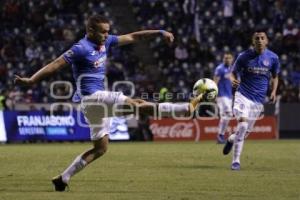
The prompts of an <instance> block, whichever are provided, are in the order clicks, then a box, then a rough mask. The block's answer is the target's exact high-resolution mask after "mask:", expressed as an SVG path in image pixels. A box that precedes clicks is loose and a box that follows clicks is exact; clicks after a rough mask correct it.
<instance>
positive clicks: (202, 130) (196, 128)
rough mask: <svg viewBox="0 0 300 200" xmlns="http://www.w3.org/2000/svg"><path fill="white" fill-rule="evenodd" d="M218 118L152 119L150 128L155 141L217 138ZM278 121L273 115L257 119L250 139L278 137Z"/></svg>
mask: <svg viewBox="0 0 300 200" xmlns="http://www.w3.org/2000/svg"><path fill="white" fill-rule="evenodd" d="M218 123H219V120H218V119H207V118H206V120H199V119H193V120H175V119H169V118H166V119H161V120H150V129H151V131H152V134H153V139H154V141H174V140H182V141H184V140H191V141H199V140H215V139H216V134H217V132H218ZM236 124H237V122H236V120H232V121H231V122H230V123H229V126H228V128H227V133H231V132H234V131H235V130H236ZM276 138H277V123H276V118H275V117H273V116H268V117H264V118H262V119H260V120H258V121H256V123H255V126H254V128H253V131H252V132H251V134H250V135H249V136H248V139H276Z"/></svg>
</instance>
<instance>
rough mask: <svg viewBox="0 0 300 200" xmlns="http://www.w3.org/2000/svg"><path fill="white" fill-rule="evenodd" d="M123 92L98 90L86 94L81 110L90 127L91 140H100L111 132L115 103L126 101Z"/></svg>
mask: <svg viewBox="0 0 300 200" xmlns="http://www.w3.org/2000/svg"><path fill="white" fill-rule="evenodd" d="M127 98H128V97H126V96H125V95H123V93H122V92H109V91H97V92H95V93H93V94H91V95H88V96H84V97H83V99H82V101H81V105H80V106H81V111H82V113H83V114H84V117H85V119H86V122H87V123H88V124H89V127H90V136H91V140H99V139H101V138H103V137H104V136H105V135H107V134H109V127H110V118H109V117H111V116H113V108H114V105H115V104H122V103H125V101H126V99H127Z"/></svg>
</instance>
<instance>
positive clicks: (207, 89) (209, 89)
mask: <svg viewBox="0 0 300 200" xmlns="http://www.w3.org/2000/svg"><path fill="white" fill-rule="evenodd" d="M200 94H203V95H204V99H205V100H206V101H214V100H215V99H216V97H217V95H218V86H217V84H216V83H215V82H214V81H213V80H211V79H209V78H202V79H199V80H198V81H197V82H196V83H195V84H194V87H193V95H194V96H199V95H200Z"/></svg>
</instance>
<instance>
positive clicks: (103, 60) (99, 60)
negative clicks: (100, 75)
mask: <svg viewBox="0 0 300 200" xmlns="http://www.w3.org/2000/svg"><path fill="white" fill-rule="evenodd" d="M105 61H106V56H103V57H100V58H99V59H98V60H97V61H95V62H94V67H95V68H98V67H100V66H101V65H103V64H104V63H105Z"/></svg>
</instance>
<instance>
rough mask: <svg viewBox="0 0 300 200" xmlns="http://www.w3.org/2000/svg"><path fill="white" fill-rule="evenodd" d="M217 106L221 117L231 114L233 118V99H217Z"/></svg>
mask: <svg viewBox="0 0 300 200" xmlns="http://www.w3.org/2000/svg"><path fill="white" fill-rule="evenodd" d="M217 104H218V107H219V112H220V116H221V117H222V116H225V115H226V113H229V115H230V116H232V99H231V98H229V97H225V96H224V97H217Z"/></svg>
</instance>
